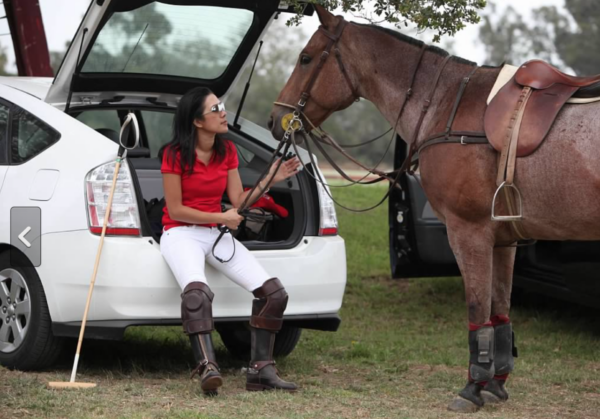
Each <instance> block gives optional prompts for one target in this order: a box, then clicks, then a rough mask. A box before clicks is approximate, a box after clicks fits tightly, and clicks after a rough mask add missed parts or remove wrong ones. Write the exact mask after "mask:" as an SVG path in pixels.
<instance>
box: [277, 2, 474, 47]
mask: <svg viewBox="0 0 600 419" xmlns="http://www.w3.org/2000/svg"><path fill="white" fill-rule="evenodd" d="M309 2H310V3H316V4H321V5H322V6H324V7H325V8H326V9H328V10H334V9H337V8H338V7H341V8H342V11H344V12H352V13H355V14H357V15H358V16H360V17H362V18H365V19H367V20H369V21H370V22H372V23H382V22H390V23H393V24H395V25H396V26H397V27H399V28H401V27H403V26H408V24H409V23H413V24H415V25H416V26H417V28H418V29H419V30H420V31H422V30H425V29H433V30H434V31H435V32H436V33H435V35H434V37H433V42H439V41H440V38H441V36H443V35H450V36H452V35H454V34H455V33H456V32H458V31H460V30H461V29H464V27H465V25H466V24H468V23H478V22H479V16H477V11H478V10H481V9H483V8H484V7H485V5H486V0H309ZM291 3H292V4H293V5H294V7H295V9H296V11H297V12H298V13H299V14H298V15H297V16H296V17H294V18H292V19H290V21H289V23H290V24H298V23H299V22H300V19H301V17H302V15H301V14H300V13H301V11H302V9H303V7H304V4H303V3H304V2H302V0H292V1H291ZM373 15H375V16H373Z"/></svg>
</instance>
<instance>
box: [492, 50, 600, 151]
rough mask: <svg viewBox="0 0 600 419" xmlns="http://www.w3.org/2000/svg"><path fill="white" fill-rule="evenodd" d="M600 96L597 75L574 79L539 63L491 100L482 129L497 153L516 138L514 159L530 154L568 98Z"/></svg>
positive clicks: (530, 65) (528, 66) (525, 67)
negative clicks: (512, 138)
mask: <svg viewBox="0 0 600 419" xmlns="http://www.w3.org/2000/svg"><path fill="white" fill-rule="evenodd" d="M595 96H600V75H596V76H591V77H575V76H570V75H568V74H565V73H563V72H561V71H559V70H558V69H556V68H555V67H553V66H551V65H550V64H548V63H546V62H544V61H541V60H532V61H528V62H526V63H525V64H523V65H522V66H521V67H519V69H518V70H517V72H516V73H515V75H514V76H513V77H512V79H510V81H509V82H508V83H506V84H505V85H504V87H502V88H501V89H500V91H499V92H498V93H497V94H496V96H495V97H494V98H493V99H492V101H491V102H490V104H489V105H488V108H487V110H486V112H485V117H484V129H485V133H486V135H487V137H488V140H489V141H490V143H491V145H492V147H494V148H495V149H496V150H498V151H499V152H502V150H503V149H504V148H505V146H506V143H507V142H510V141H511V136H513V137H516V138H514V140H516V142H517V143H516V144H515V145H516V156H517V157H524V156H527V155H529V154H531V153H533V152H534V151H535V150H536V149H537V148H538V147H539V146H540V144H541V143H542V141H543V140H544V138H545V137H546V135H547V134H548V131H550V127H551V126H552V124H553V123H554V120H555V119H556V116H557V115H558V112H559V111H560V110H561V108H562V107H563V105H564V104H565V103H566V102H567V100H569V99H570V98H571V97H581V98H588V97H595Z"/></svg>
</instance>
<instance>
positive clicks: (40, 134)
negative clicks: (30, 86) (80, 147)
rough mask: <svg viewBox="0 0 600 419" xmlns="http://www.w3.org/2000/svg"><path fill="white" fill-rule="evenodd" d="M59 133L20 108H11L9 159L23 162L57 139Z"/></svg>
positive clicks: (13, 161)
mask: <svg viewBox="0 0 600 419" xmlns="http://www.w3.org/2000/svg"><path fill="white" fill-rule="evenodd" d="M59 138H60V134H59V133H58V132H57V131H55V130H54V129H53V128H52V127H50V126H49V125H48V124H46V123H45V122H42V121H40V120H39V119H37V118H36V117H35V116H33V115H32V114H30V113H29V112H27V111H25V110H23V109H21V108H17V107H15V108H13V115H12V139H11V156H10V157H11V161H12V163H23V162H24V161H27V160H29V159H31V158H32V157H35V156H37V155H38V154H40V153H41V152H42V151H44V150H45V149H47V148H48V147H50V146H51V145H52V144H54V143H55V142H57V141H58V139H59Z"/></svg>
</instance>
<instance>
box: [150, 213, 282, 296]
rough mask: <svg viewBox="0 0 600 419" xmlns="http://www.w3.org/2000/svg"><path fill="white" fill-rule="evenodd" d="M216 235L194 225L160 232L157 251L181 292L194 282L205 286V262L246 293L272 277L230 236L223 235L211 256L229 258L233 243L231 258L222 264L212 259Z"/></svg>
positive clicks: (216, 230) (209, 229)
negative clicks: (158, 250) (202, 283)
mask: <svg viewBox="0 0 600 419" xmlns="http://www.w3.org/2000/svg"><path fill="white" fill-rule="evenodd" d="M219 234H221V232H220V231H219V229H217V228H216V227H202V226H197V225H192V226H182V227H172V228H170V229H169V230H167V231H165V232H163V234H162V236H161V239H160V251H161V253H162V255H163V257H164V258H165V260H166V261H167V264H168V265H169V267H170V268H171V271H172V272H173V275H174V276H175V278H176V279H177V282H179V285H180V286H181V289H182V290H183V289H184V288H185V287H186V286H187V285H188V284H189V283H191V282H194V281H200V282H204V283H205V284H206V283H207V281H206V274H205V273H204V267H205V263H206V261H207V262H208V263H209V264H210V265H211V266H212V267H213V268H215V269H216V270H218V271H219V272H222V273H223V274H225V276H227V277H228V278H229V279H231V280H232V281H233V282H235V283H236V284H238V285H240V286H242V287H243V288H245V289H246V290H247V291H250V292H251V291H253V290H255V289H256V288H258V287H260V286H262V285H263V284H264V282H265V281H266V280H267V279H270V278H272V277H271V276H270V275H269V274H268V273H267V272H266V271H265V269H264V268H263V267H262V266H261V265H260V263H259V262H258V260H256V258H255V257H254V255H253V254H252V253H250V251H249V250H248V249H246V247H245V246H244V245H243V244H242V243H240V242H239V241H238V240H237V239H235V238H234V237H232V236H231V234H230V233H226V234H224V235H223V237H222V238H221V240H220V241H219V244H217V247H216V248H215V254H216V255H217V256H218V257H219V258H221V259H223V260H227V259H229V258H230V257H231V255H233V251H234V244H233V242H234V241H235V255H234V256H233V258H232V259H231V260H230V261H229V262H226V263H221V262H219V261H218V260H217V259H215V257H214V256H213V254H212V247H213V245H214V244H215V241H216V240H217V238H218V237H219ZM232 239H233V240H232Z"/></svg>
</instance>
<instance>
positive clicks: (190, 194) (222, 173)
mask: <svg viewBox="0 0 600 419" xmlns="http://www.w3.org/2000/svg"><path fill="white" fill-rule="evenodd" d="M224 141H225V145H226V147H225V149H226V154H225V157H224V158H223V159H222V160H220V161H219V160H218V159H217V157H216V154H215V153H214V152H213V154H212V156H211V158H210V161H209V162H208V166H207V165H205V164H204V163H203V162H201V161H200V160H198V159H197V158H196V159H195V163H194V169H193V172H192V173H191V174H188V173H187V170H186V171H185V172H184V171H183V170H181V162H180V160H179V159H180V158H181V154H180V152H179V151H178V152H177V155H176V157H175V162H174V163H175V164H173V162H172V161H171V160H170V159H169V157H168V151H169V148H166V149H165V151H164V154H163V160H162V166H161V168H160V172H161V173H174V174H177V175H180V176H181V203H182V204H183V205H184V206H186V207H190V208H193V209H196V210H198V211H203V212H221V199H222V197H223V194H224V193H225V190H226V188H227V175H228V171H229V170H232V169H237V167H238V164H239V163H238V156H237V150H236V148H235V146H234V145H233V143H232V142H231V141H228V140H224ZM167 160H168V161H167ZM162 224H163V226H164V228H165V230H168V229H170V228H173V227H177V226H187V225H190V224H189V223H184V222H181V221H175V220H172V219H171V217H169V209H168V208H167V206H166V205H165V207H164V210H163V218H162ZM201 225H203V226H207V227H214V226H216V224H214V223H213V224H201Z"/></svg>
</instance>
